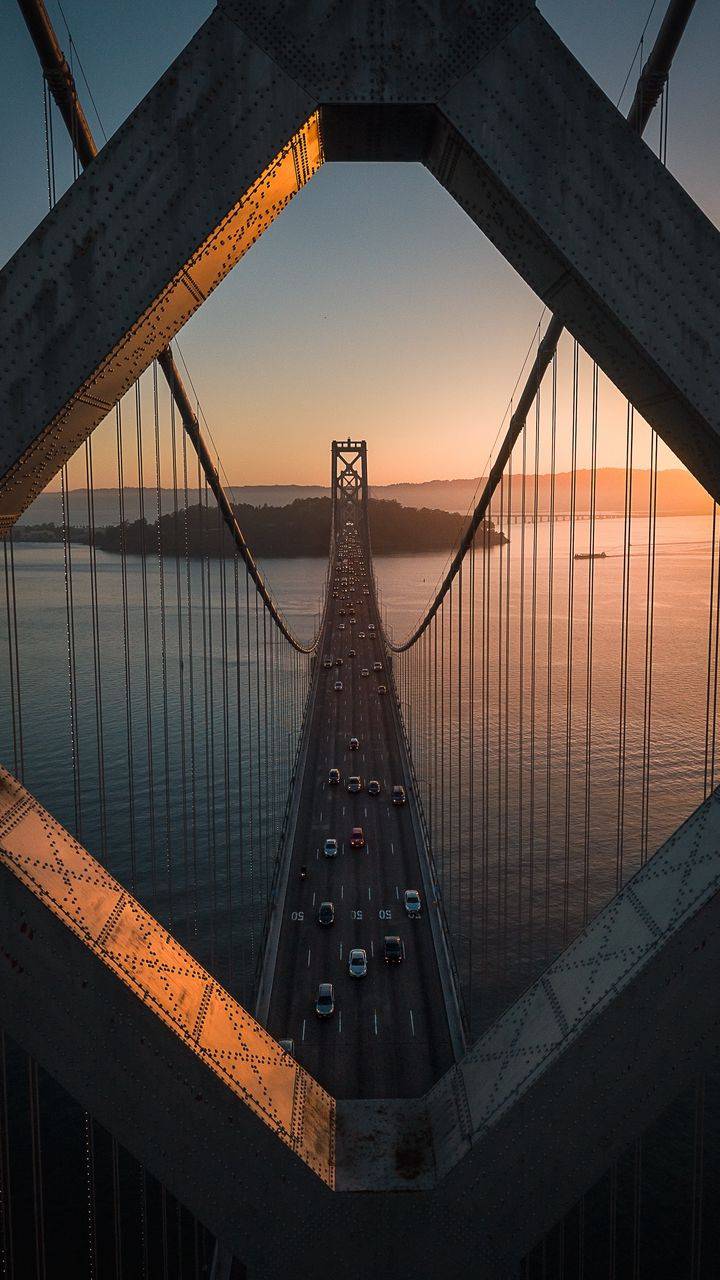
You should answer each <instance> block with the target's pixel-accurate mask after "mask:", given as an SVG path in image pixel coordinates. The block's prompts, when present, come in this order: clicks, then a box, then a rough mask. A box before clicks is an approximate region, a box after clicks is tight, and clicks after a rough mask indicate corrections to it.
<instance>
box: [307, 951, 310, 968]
mask: <svg viewBox="0 0 720 1280" xmlns="http://www.w3.org/2000/svg"><path fill="white" fill-rule="evenodd" d="M307 967H308V969H309V968H310V948H309V947H308V962H307Z"/></svg>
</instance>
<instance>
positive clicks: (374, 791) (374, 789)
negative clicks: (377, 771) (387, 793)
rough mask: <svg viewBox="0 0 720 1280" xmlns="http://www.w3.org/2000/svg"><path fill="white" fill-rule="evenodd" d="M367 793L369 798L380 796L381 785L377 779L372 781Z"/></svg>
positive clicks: (368, 785)
mask: <svg viewBox="0 0 720 1280" xmlns="http://www.w3.org/2000/svg"><path fill="white" fill-rule="evenodd" d="M367 793H368V795H369V796H379V795H380V783H379V782H378V780H377V778H371V779H370V781H369V782H368V784H367Z"/></svg>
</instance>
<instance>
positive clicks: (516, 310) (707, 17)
mask: <svg viewBox="0 0 720 1280" xmlns="http://www.w3.org/2000/svg"><path fill="white" fill-rule="evenodd" d="M651 3H652V0H540V2H539V8H540V9H541V12H542V13H543V14H544V16H545V17H546V18H547V20H548V21H549V22H550V23H551V25H552V26H554V27H555V29H556V30H557V32H558V33H559V35H560V36H561V37H562V38H563V40H565V42H566V43H567V45H568V46H569V48H570V49H571V50H572V52H573V53H574V54H575V56H576V57H577V58H578V59H579V60H580V61H581V62H582V63H583V65H584V66H585V67H586V68H587V70H588V71H589V72H590V74H591V75H593V77H594V78H595V79H596V80H597V81H598V83H599V84H600V85H601V87H602V88H603V89H604V90H605V92H606V93H607V94H608V95H609V96H610V97H611V98H612V100H613V101H617V99H618V97H619V94H620V91H621V89H622V86H623V82H624V80H625V77H626V73H627V71H628V68H629V66H630V63H631V60H632V58H633V55H634V53H635V50H636V47H637V43H638V39H639V37H640V33H641V31H642V29H643V27H644V25H645V22H646V19H647V17H648V14H649V12H650V9H651ZM46 4H47V8H48V12H49V13H50V16H51V18H52V20H53V22H54V23H55V26H56V30H57V33H58V36H59V38H60V40H61V43H62V45H63V47H64V49H65V50H66V51H67V49H68V38H67V28H66V25H65V22H64V20H63V15H64V18H65V19H66V21H67V26H68V27H69V29H70V31H71V32H72V36H73V41H74V44H75V48H76V50H77V53H78V54H79V58H80V60H81V63H82V68H83V70H84V72H85V75H86V76H87V81H88V83H89V86H90V89H91V90H92V96H93V99H94V102H95V104H96V106H97V111H98V114H99V118H100V120H101V121H102V125H103V127H104V131H105V134H106V135H107V136H110V135H111V134H112V133H113V132H114V131H115V129H117V128H118V126H119V125H120V124H121V123H122V121H123V120H124V119H125V117H126V116H127V115H128V113H129V112H130V110H131V109H132V108H133V107H134V106H135V105H136V104H137V102H138V101H140V99H141V98H142V97H143V96H144V95H145V94H146V93H147V92H148V90H149V89H150V88H152V86H153V84H154V83H155V81H156V80H157V78H158V76H159V75H160V74H161V73H162V72H163V71H164V70H165V69H166V67H167V66H168V65H169V63H170V62H171V61H172V59H173V58H174V57H175V56H176V55H177V54H178V53H179V52H180V50H181V49H182V48H183V47H184V46H185V44H187V42H188V41H189V40H190V39H191V38H192V36H193V35H194V33H195V31H196V29H197V28H198V26H199V25H200V24H201V23H202V21H203V20H204V19H205V18H206V17H207V15H208V14H209V12H210V10H211V9H212V7H213V6H212V4H211V3H210V2H209V0H154V3H152V4H148V3H147V0H103V3H100V4H99V3H97V0H62V8H61V5H60V3H58V0H46ZM665 7H666V0H656V4H655V7H654V11H653V14H652V17H651V20H650V24H649V27H648V33H647V37H646V48H647V47H649V43H650V42H651V41H652V38H653V37H654V35H655V32H656V30H657V26H658V22H659V20H660V18H661V16H662V13H664V11H665ZM719 58H720V5H718V3H717V0H697V4H696V8H695V12H694V14H693V16H692V18H691V21H690V25H689V27H688V30H687V32H686V35H685V37H684V39H683V43H682V46H681V49H680V52H679V55H678V57H677V59H676V63H675V66H674V70H673V74H672V77H671V86H670V117H669V132H668V139H669V146H668V163H669V167H670V168H671V170H672V171H673V173H674V174H675V176H676V177H677V178H678V180H679V181H680V182H681V183H682V185H683V186H684V187H685V188H686V190H687V191H688V192H689V193H690V194H691V195H692V197H693V199H695V200H696V201H697V203H698V204H699V205H700V206H701V207H702V208H703V209H704V211H705V213H706V214H707V215H708V216H709V217H710V218H711V220H713V221H714V222H715V223H716V224H718V225H720V176H719V175H720V127H719V126H720V118H719V117H720V93H718V87H717V65H718V59H719ZM76 72H77V66H76ZM78 84H79V90H80V96H81V99H82V101H83V103H84V105H85V106H86V110H87V114H88V118H89V120H90V123H91V127H92V128H93V130H94V132H95V133H96V136H97V138H98V141H101V140H102V136H103V135H102V131H101V128H100V125H99V123H98V115H96V113H95V111H94V110H93V108H92V104H91V103H90V101H89V97H88V91H87V88H86V86H85V84H84V83H83V80H82V76H80V75H78ZM633 87H634V77H633V79H632V80H631V82H630V85H629V89H628V91H627V93H626V97H625V99H624V105H625V106H627V104H628V102H629V96H630V94H631V91H632V88H633ZM0 125H1V126H2V127H0V190H1V191H2V205H1V208H2V216H1V218H0V263H4V262H5V261H6V260H7V259H8V258H9V257H10V256H11V255H12V254H13V252H14V251H15V250H16V249H17V248H18V247H19V245H20V244H22V242H23V241H24V239H25V238H26V237H27V236H28V235H29V234H30V233H31V232H32V230H33V229H34V227H35V226H36V225H37V223H38V222H39V221H40V220H41V218H42V217H43V216H44V214H45V212H46V211H47V205H48V195H47V174H46V162H45V144H44V132H43V103H42V87H41V77H40V72H39V69H38V65H37V60H36V55H35V52H34V49H33V47H32V45H31V42H30V39H29V36H28V34H27V32H26V29H25V26H24V23H23V21H22V18H21V17H20V13H19V10H18V8H17V6H16V5H15V3H14V0H0ZM655 130H656V123H655V126H654V128H653V130H651V131H650V133H649V134H648V139H649V140H650V141H652V140H654V136H655ZM57 133H58V135H59V134H60V126H58V130H57ZM58 151H59V152H60V151H61V153H62V166H61V168H62V174H61V176H63V175H64V181H65V182H67V181H69V180H70V167H69V144H68V146H66V145H65V143H64V141H63V144H62V149H61V147H60V145H59V144H58ZM62 185H63V182H62V181H61V187H62ZM541 313H542V305H541V304H540V303H539V301H538V299H537V297H536V296H535V295H534V294H533V293H532V291H531V290H530V289H529V288H528V287H527V286H526V285H525V283H524V282H523V281H522V280H521V278H520V277H519V276H518V275H517V274H516V273H515V272H514V270H513V269H512V268H511V267H510V266H509V265H508V264H507V263H506V262H505V260H504V259H503V258H502V257H501V256H500V255H499V254H498V252H497V251H496V250H495V249H494V248H493V246H492V245H490V243H489V242H488V241H487V240H486V238H485V237H484V236H483V235H482V233H481V232H480V231H479V230H478V228H477V227H476V226H475V225H474V224H473V223H472V222H471V221H470V220H469V218H468V217H467V216H466V215H465V214H464V213H463V212H462V210H461V209H460V208H459V207H458V206H457V205H456V204H455V203H454V202H453V201H452V199H451V198H450V196H448V194H447V193H446V192H445V191H444V190H443V189H442V188H441V187H440V186H439V185H438V184H437V183H436V182H435V180H434V179H433V178H432V177H431V176H430V175H429V174H428V173H427V172H426V171H425V170H424V169H423V168H422V167H421V166H419V165H392V164H386V165H379V164H377V165H348V164H328V165H325V166H324V167H323V168H322V169H321V170H320V172H319V174H318V175H317V176H316V177H315V178H314V179H313V180H312V182H311V183H310V184H309V185H308V187H307V188H305V190H304V191H302V192H301V193H300V194H299V195H298V196H297V197H296V198H295V200H293V201H292V202H291V204H290V206H289V207H288V209H286V210H285V212H284V213H283V214H282V216H281V217H280V218H279V219H278V220H277V221H276V222H275V223H274V224H273V226H272V227H271V228H270V229H269V230H268V231H267V232H266V233H265V234H264V236H263V237H262V238H261V239H260V240H259V241H258V243H257V244H256V245H255V246H254V247H253V248H252V249H251V250H250V251H249V253H248V254H247V255H246V257H245V258H243V260H242V261H241V262H240V263H239V264H238V266H237V267H236V268H235V269H234V271H233V272H231V274H230V275H229V276H228V277H227V278H226V280H225V281H224V282H223V283H222V284H221V285H220V286H219V288H218V289H217V290H216V291H215V293H214V294H213V295H212V296H211V297H210V298H209V299H208V301H207V302H206V303H205V305H204V306H203V307H202V308H201V309H200V310H199V311H198V312H197V313H196V314H195V316H194V317H193V318H192V319H191V320H190V321H189V322H188V324H187V325H186V326H185V328H184V329H183V330H182V332H181V334H180V335H179V341H180V347H181V350H182V353H183V355H184V357H185V359H186V361H187V364H188V367H189V370H190V372H191V375H192V380H193V384H194V386H195V388H196V390H197V394H198V396H199V399H200V402H201V404H202V408H203V411H204V414H205V416H206V418H207V422H208V424H209V426H210V428H211V431H212V436H213V439H214V441H215V444H216V446H217V448H218V451H219V454H220V457H221V458H222V460H223V464H224V467H225V471H226V473H227V475H228V476H229V478H230V480H231V482H232V483H233V484H266V483H282V484H290V483H296V484H316V483H325V482H326V480H327V476H328V471H329V442H330V440H332V439H333V438H339V437H345V436H348V435H350V436H353V437H355V438H358V437H362V438H364V439H366V440H367V441H368V451H369V467H370V478H371V481H372V482H373V483H375V484H388V483H393V482H395V481H403V480H405V481H419V480H430V479H436V478H454V477H463V476H473V475H479V474H482V473H483V471H485V470H486V468H487V460H488V455H489V451H490V449H491V446H492V443H493V440H494V439H495V436H496V433H497V431H498V428H499V426H500V424H501V421H502V419H503V415H504V414H505V411H506V408H507V404H508V401H509V398H510V395H511V393H512V389H513V385H514V383H515V381H516V378H517V376H518V373H519V371H520V368H521V366H522V363H523V360H524V358H525V355H526V352H527V350H528V346H529V344H530V342H531V339H532V335H533V332H534V331H535V329H536V326H537V323H538V320H539V318H540V316H541ZM604 404H605V406H606V408H605V418H606V421H605V423H604V424H603V428H602V444H601V458H600V460H601V462H602V463H604V464H606V465H622V462H623V458H624V413H623V406H622V404H621V402H620V399H619V397H617V396H613V394H612V393H611V392H607V393H606V395H605V397H604ZM99 435H100V433H99ZM110 458H111V452H110V448H109V447H108V449H107V454H104V453H102V452H101V453H100V456H99V458H98V461H97V463H96V482H97V483H98V484H105V483H107V484H111V483H112V482H113V478H114V476H113V472H112V469H111V462H110ZM563 461H564V459H562V458H561V459H559V462H560V465H562V464H563ZM565 461H566V460H565ZM661 461H662V465H670V464H671V461H672V460H671V458H670V455H667V454H663V457H662V460H661Z"/></svg>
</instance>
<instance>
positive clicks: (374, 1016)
mask: <svg viewBox="0 0 720 1280" xmlns="http://www.w3.org/2000/svg"><path fill="white" fill-rule="evenodd" d="M373 1018H374V1020H375V1035H377V1033H378V1023H377V1009H375V1010H373Z"/></svg>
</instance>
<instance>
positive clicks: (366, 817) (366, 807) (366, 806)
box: [365, 805, 367, 818]
mask: <svg viewBox="0 0 720 1280" xmlns="http://www.w3.org/2000/svg"><path fill="white" fill-rule="evenodd" d="M365 817H366V818H367V805H365Z"/></svg>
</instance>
